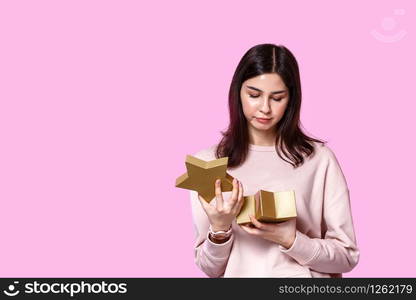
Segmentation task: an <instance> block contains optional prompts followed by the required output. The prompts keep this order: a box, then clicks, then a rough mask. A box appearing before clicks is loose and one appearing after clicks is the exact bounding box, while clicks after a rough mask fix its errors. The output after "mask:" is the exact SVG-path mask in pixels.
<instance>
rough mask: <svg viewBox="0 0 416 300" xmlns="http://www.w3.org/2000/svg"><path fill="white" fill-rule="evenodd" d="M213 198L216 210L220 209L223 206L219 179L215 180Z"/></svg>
mask: <svg viewBox="0 0 416 300" xmlns="http://www.w3.org/2000/svg"><path fill="white" fill-rule="evenodd" d="M215 199H216V206H217V209H218V210H222V209H223V206H224V199H223V198H222V191H221V179H217V180H216V181H215Z"/></svg>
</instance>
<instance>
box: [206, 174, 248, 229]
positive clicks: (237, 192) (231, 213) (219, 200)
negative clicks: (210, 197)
mask: <svg viewBox="0 0 416 300" xmlns="http://www.w3.org/2000/svg"><path fill="white" fill-rule="evenodd" d="M198 198H199V202H201V205H202V207H203V208H204V210H205V213H206V214H207V216H208V219H209V221H210V223H211V227H212V230H214V231H219V230H224V231H227V230H228V229H229V228H230V226H231V224H232V222H233V220H234V219H235V217H236V216H237V215H238V214H239V213H240V210H241V207H242V206H243V203H244V198H243V185H242V184H241V182H239V181H238V180H237V179H236V178H234V180H233V190H232V192H231V196H230V198H229V199H228V200H226V201H224V199H223V197H222V191H221V180H220V179H217V181H216V182H215V199H216V205H215V206H214V205H212V204H210V203H208V202H207V201H206V200H205V199H204V198H202V197H201V196H200V195H199V194H198Z"/></svg>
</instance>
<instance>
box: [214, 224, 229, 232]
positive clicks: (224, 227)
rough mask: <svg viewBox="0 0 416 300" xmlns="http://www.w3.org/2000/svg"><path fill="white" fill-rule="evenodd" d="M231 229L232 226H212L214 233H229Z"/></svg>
mask: <svg viewBox="0 0 416 300" xmlns="http://www.w3.org/2000/svg"><path fill="white" fill-rule="evenodd" d="M230 228H231V224H230V225H211V229H212V231H214V232H215V231H228V230H229V229H230Z"/></svg>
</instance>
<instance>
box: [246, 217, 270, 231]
mask: <svg viewBox="0 0 416 300" xmlns="http://www.w3.org/2000/svg"><path fill="white" fill-rule="evenodd" d="M250 220H251V223H253V225H254V226H256V228H258V229H260V230H267V229H268V227H267V224H263V223H261V222H259V221H258V220H257V219H256V218H255V217H254V216H253V215H250Z"/></svg>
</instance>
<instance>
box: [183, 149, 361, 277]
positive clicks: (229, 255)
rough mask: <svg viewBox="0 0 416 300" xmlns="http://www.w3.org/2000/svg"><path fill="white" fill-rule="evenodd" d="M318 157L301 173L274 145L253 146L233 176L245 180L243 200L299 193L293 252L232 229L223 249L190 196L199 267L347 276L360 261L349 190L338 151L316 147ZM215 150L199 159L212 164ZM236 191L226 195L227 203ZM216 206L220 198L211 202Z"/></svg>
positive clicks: (227, 272)
mask: <svg viewBox="0 0 416 300" xmlns="http://www.w3.org/2000/svg"><path fill="white" fill-rule="evenodd" d="M313 144H314V147H315V149H316V153H315V155H314V156H313V157H312V158H311V157H309V158H307V159H306V160H305V162H304V164H303V165H302V166H300V167H298V168H296V169H293V167H292V165H290V164H289V163H287V162H285V161H283V160H282V159H281V158H280V157H279V156H278V155H277V153H276V151H275V148H274V146H258V145H251V144H250V151H249V155H248V158H247V160H246V161H245V162H244V164H243V165H241V166H239V167H238V168H235V169H228V171H227V172H228V173H229V174H230V175H231V176H233V177H236V178H237V179H238V180H240V181H241V183H242V185H243V188H244V196H247V195H252V194H255V193H256V192H257V191H258V190H260V189H263V190H268V191H285V190H294V191H295V197H296V208H297V214H298V217H297V224H296V227H297V228H296V229H297V231H296V239H295V242H294V243H293V245H292V247H291V248H289V249H286V248H284V247H283V246H280V245H279V244H277V243H274V242H271V241H268V240H265V239H263V238H260V237H256V236H252V235H250V234H248V233H246V232H245V231H244V230H243V229H241V228H240V227H239V225H237V224H236V222H235V220H234V222H233V224H232V228H233V235H232V237H231V239H230V240H228V241H227V242H226V243H224V244H215V243H213V242H212V241H211V240H210V239H208V238H207V237H208V227H209V220H208V217H207V215H206V213H205V211H204V210H203V208H202V206H201V204H200V203H199V200H198V198H197V195H198V194H197V192H195V191H190V196H191V206H192V218H193V222H194V226H195V232H196V242H195V263H196V264H197V266H198V267H199V268H200V269H201V270H202V271H203V272H204V273H205V274H207V275H208V276H209V277H342V273H344V272H349V271H350V270H352V269H353V268H354V266H355V265H356V264H357V263H358V260H359V250H358V247H357V243H356V238H355V233H354V226H353V220H352V216H351V208H350V199H349V189H348V186H347V182H346V179H345V177H344V175H343V173H342V171H341V168H340V165H339V163H338V161H337V159H336V157H335V155H334V153H333V151H332V150H331V149H330V148H329V147H328V146H327V145H326V146H322V145H321V144H319V143H313ZM215 147H216V145H213V146H211V147H209V148H208V149H204V150H201V151H199V152H198V153H196V154H194V156H196V157H197V158H200V159H203V160H206V161H209V160H213V159H216V158H215V154H214V151H215ZM230 194H231V192H223V196H224V200H226V199H228V198H229V197H230ZM211 203H212V204H215V199H214V200H212V202H211Z"/></svg>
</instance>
